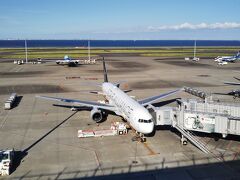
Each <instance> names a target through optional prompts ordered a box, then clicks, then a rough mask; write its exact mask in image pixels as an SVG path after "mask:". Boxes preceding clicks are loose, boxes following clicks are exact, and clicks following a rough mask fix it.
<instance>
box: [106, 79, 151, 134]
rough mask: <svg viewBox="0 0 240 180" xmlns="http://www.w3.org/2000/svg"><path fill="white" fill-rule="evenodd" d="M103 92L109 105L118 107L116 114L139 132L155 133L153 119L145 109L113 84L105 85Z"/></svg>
mask: <svg viewBox="0 0 240 180" xmlns="http://www.w3.org/2000/svg"><path fill="white" fill-rule="evenodd" d="M102 90H103V93H104V95H105V96H106V98H107V100H108V101H109V104H110V105H112V106H114V107H116V111H115V113H116V114H117V115H120V116H122V117H123V118H124V119H126V120H127V121H128V122H129V124H130V125H131V126H132V127H133V128H134V129H135V130H136V131H137V132H139V133H143V134H149V133H151V132H152V131H153V128H154V123H153V118H152V115H151V114H150V113H149V112H148V110H147V109H146V108H145V107H143V106H142V105H141V104H139V103H138V102H137V101H135V100H134V99H132V98H131V97H130V96H128V95H127V94H126V93H125V92H123V91H122V90H121V89H119V88H118V87H116V86H115V85H113V84H112V83H108V82H105V83H103V84H102Z"/></svg>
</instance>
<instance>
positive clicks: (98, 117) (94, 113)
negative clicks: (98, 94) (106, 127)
mask: <svg viewBox="0 0 240 180" xmlns="http://www.w3.org/2000/svg"><path fill="white" fill-rule="evenodd" d="M105 117H106V115H105V114H104V113H103V112H102V111H101V110H99V109H92V110H91V118H92V120H94V121H95V122H97V123H99V122H102V121H103V120H104V119H105Z"/></svg>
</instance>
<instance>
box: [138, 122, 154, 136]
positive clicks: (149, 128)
mask: <svg viewBox="0 0 240 180" xmlns="http://www.w3.org/2000/svg"><path fill="white" fill-rule="evenodd" d="M153 128H154V124H153V123H149V124H141V127H140V131H139V132H141V133H143V134H150V133H152V132H153Z"/></svg>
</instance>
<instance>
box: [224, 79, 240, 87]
mask: <svg viewBox="0 0 240 180" xmlns="http://www.w3.org/2000/svg"><path fill="white" fill-rule="evenodd" d="M233 78H234V79H236V80H238V81H240V78H237V77H233ZM224 84H229V85H240V83H238V82H229V81H225V82H224Z"/></svg>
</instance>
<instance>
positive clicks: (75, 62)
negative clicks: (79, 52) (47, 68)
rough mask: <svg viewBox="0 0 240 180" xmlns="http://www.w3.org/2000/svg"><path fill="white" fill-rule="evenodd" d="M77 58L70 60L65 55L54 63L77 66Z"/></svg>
mask: <svg viewBox="0 0 240 180" xmlns="http://www.w3.org/2000/svg"><path fill="white" fill-rule="evenodd" d="M79 62H80V61H79V60H72V59H71V58H70V57H69V56H67V55H65V56H64V60H57V61H56V64H58V65H68V66H69V67H73V66H77V65H78V64H79Z"/></svg>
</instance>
